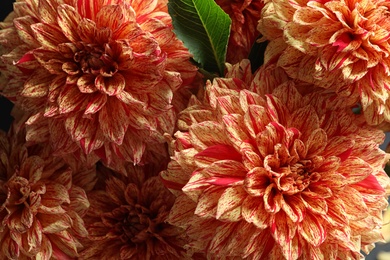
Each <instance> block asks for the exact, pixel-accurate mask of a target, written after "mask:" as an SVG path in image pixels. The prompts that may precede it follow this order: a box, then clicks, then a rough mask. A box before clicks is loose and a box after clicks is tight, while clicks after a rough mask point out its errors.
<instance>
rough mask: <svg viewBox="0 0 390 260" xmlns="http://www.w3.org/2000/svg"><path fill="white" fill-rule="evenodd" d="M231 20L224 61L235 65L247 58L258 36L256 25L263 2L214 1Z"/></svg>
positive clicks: (259, 0)
mask: <svg viewBox="0 0 390 260" xmlns="http://www.w3.org/2000/svg"><path fill="white" fill-rule="evenodd" d="M215 2H216V3H217V4H218V5H219V6H220V7H221V8H222V10H224V11H225V12H226V13H227V14H228V15H229V16H230V18H231V20H232V25H231V31H230V37H229V44H228V49H227V54H226V61H227V62H229V63H237V62H239V61H241V60H242V59H246V58H248V56H249V52H250V50H251V47H252V45H253V44H254V43H255V40H256V38H257V37H258V36H259V32H258V31H257V29H256V27H257V23H258V20H259V19H260V16H261V9H262V8H263V6H264V2H263V0H215Z"/></svg>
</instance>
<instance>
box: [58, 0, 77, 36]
mask: <svg viewBox="0 0 390 260" xmlns="http://www.w3.org/2000/svg"><path fill="white" fill-rule="evenodd" d="M57 11H58V16H57V17H58V25H59V26H60V28H61V29H62V32H63V33H64V35H65V36H66V37H67V38H68V39H69V40H70V41H71V42H78V41H80V37H79V35H78V34H77V27H78V25H79V23H80V22H81V17H80V15H79V14H78V13H77V12H76V10H75V9H74V8H73V7H72V6H70V5H60V6H59V7H58V9H57Z"/></svg>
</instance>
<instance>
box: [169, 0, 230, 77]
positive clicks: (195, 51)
mask: <svg viewBox="0 0 390 260" xmlns="http://www.w3.org/2000/svg"><path fill="white" fill-rule="evenodd" d="M168 11H169V14H170V15H171V17H172V23H173V27H174V32H175V33H176V35H177V37H178V38H179V39H180V40H182V41H183V42H184V45H185V46H186V47H187V48H188V50H189V51H190V52H191V53H192V55H193V56H194V60H195V61H196V62H197V63H199V64H200V65H201V66H202V68H203V69H204V70H206V71H208V72H211V73H218V74H219V75H220V76H223V75H224V69H225V59H226V49H227V44H228V41H229V35H230V24H231V20H230V17H229V16H228V15H227V14H226V13H225V12H224V11H223V10H222V9H221V8H220V7H219V6H218V5H217V4H216V3H215V2H214V0H169V2H168Z"/></svg>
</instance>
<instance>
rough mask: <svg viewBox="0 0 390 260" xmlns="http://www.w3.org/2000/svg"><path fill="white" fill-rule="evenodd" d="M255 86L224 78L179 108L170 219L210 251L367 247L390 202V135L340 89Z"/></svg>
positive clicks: (248, 253) (273, 253)
mask: <svg viewBox="0 0 390 260" xmlns="http://www.w3.org/2000/svg"><path fill="white" fill-rule="evenodd" d="M236 68H239V66H236ZM240 71H241V72H242V67H241V70H240ZM241 72H240V73H236V74H235V75H245V74H242V73H241ZM257 73H258V72H257ZM257 73H256V75H254V77H253V81H252V84H251V85H252V86H253V85H259V84H261V83H260V82H257V80H258V79H259V77H258V75H257ZM233 74H234V73H231V75H233ZM244 78H245V77H244ZM249 88H250V87H249V86H248V85H247V84H246V83H245V80H242V79H241V78H239V77H237V78H219V79H215V80H214V81H213V83H211V82H208V83H207V85H206V90H205V97H204V98H203V99H196V98H193V99H192V100H191V102H190V105H189V107H188V108H187V109H186V110H184V111H183V112H182V113H181V114H180V115H179V128H180V129H179V130H180V131H178V132H176V133H175V135H174V138H173V139H172V142H171V147H172V150H173V151H172V159H171V162H170V163H169V164H168V168H167V170H165V171H162V172H161V177H162V178H163V180H164V184H165V185H166V186H167V187H168V188H169V189H170V190H171V191H172V192H173V194H175V195H176V196H177V199H176V201H175V204H174V206H173V208H172V210H171V213H170V216H169V219H168V221H169V223H171V224H173V225H177V226H180V227H182V228H185V229H186V232H187V234H188V235H189V237H190V238H191V240H190V242H189V243H188V244H187V246H188V247H189V248H191V249H192V250H193V252H203V253H206V255H207V257H208V258H209V259H223V258H227V259H230V258H237V259H243V258H246V259H282V258H285V259H310V260H312V259H359V258H360V257H361V256H362V255H361V253H360V251H361V250H362V251H363V252H365V253H368V252H369V251H370V250H371V249H372V248H373V247H374V243H375V242H377V241H381V240H382V235H381V231H380V228H381V225H382V211H383V210H384V209H386V207H387V200H386V198H387V194H388V192H389V184H390V180H389V178H388V176H387V175H386V173H385V172H384V171H383V166H384V164H385V163H386V161H387V160H388V159H389V156H388V154H386V153H385V152H384V151H382V150H381V149H379V144H380V143H382V142H383V140H384V134H383V133H382V132H381V131H379V130H376V129H373V128H372V127H369V126H367V125H366V124H365V121H364V119H363V120H362V118H361V117H360V116H358V115H354V114H353V113H352V112H351V110H349V109H347V108H346V107H345V106H343V105H342V103H340V102H339V100H338V99H334V100H333V99H332V97H333V96H334V94H326V93H325V92H324V91H322V92H321V93H319V92H313V93H311V94H306V95H301V94H300V93H299V92H298V91H297V89H296V88H295V86H294V84H293V83H292V82H291V81H287V82H285V83H283V84H282V85H280V86H279V87H277V88H275V89H273V90H272V92H271V93H270V94H266V95H263V94H261V95H259V94H257V93H256V92H252V91H249V90H248V89H249Z"/></svg>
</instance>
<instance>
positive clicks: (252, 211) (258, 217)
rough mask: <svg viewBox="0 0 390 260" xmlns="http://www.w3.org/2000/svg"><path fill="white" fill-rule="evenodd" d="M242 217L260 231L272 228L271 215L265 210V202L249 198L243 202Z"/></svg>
mask: <svg viewBox="0 0 390 260" xmlns="http://www.w3.org/2000/svg"><path fill="white" fill-rule="evenodd" d="M242 217H243V218H244V219H245V221H247V222H249V223H253V224H254V225H255V226H256V227H258V228H259V229H265V228H267V227H269V226H270V220H271V214H268V213H267V212H266V211H265V208H264V202H263V200H261V199H259V198H254V197H251V196H247V197H246V198H245V200H244V201H243V202H242Z"/></svg>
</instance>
